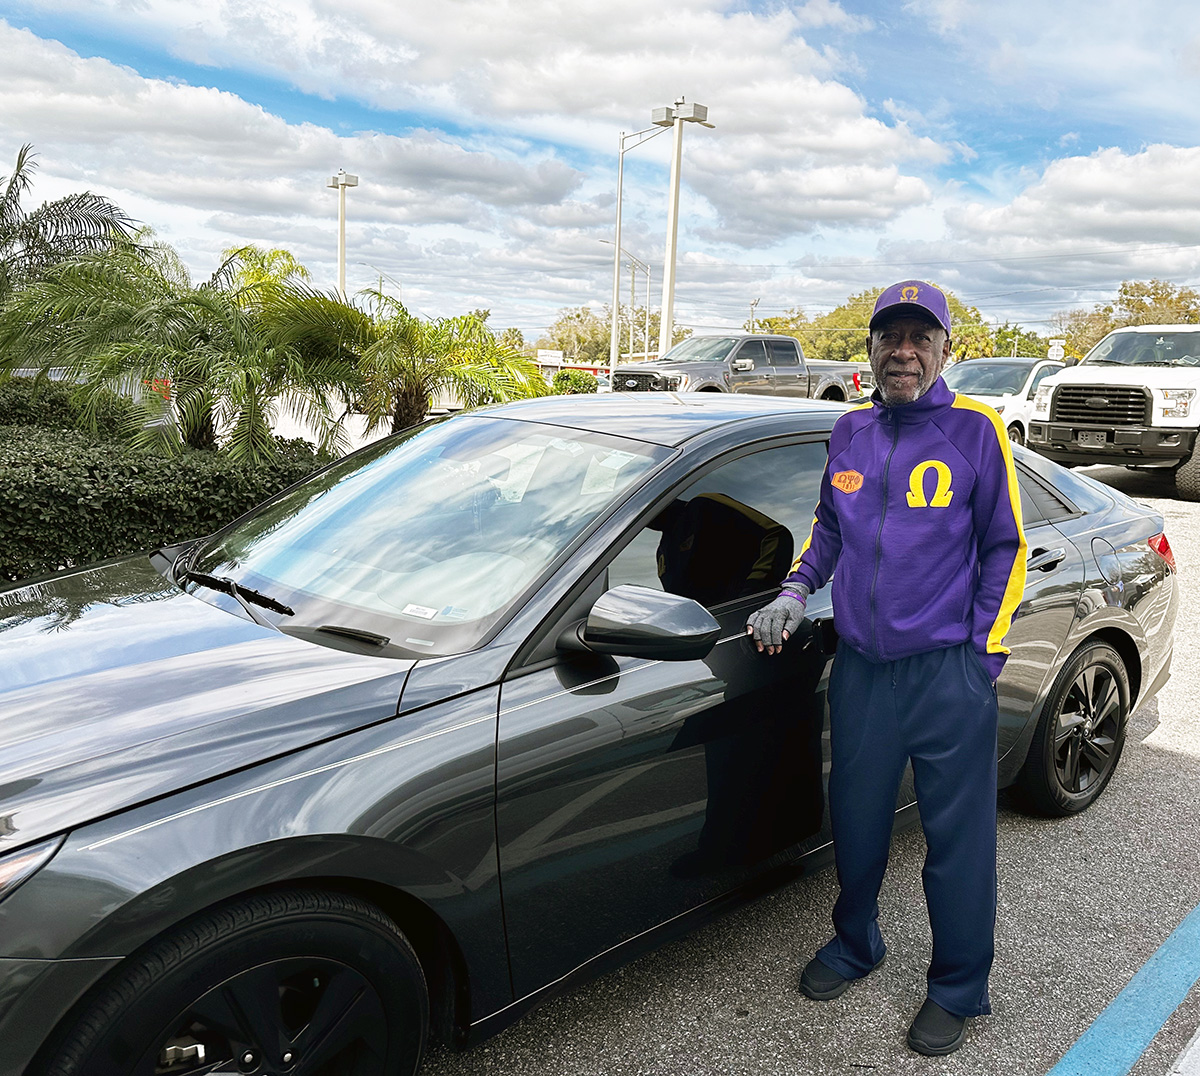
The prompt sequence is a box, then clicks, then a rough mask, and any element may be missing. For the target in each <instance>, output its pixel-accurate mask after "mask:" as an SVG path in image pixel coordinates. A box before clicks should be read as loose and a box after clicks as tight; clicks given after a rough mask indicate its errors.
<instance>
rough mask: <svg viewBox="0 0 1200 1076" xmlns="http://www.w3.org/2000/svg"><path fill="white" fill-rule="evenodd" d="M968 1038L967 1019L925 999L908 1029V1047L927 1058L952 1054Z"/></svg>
mask: <svg viewBox="0 0 1200 1076" xmlns="http://www.w3.org/2000/svg"><path fill="white" fill-rule="evenodd" d="M966 1037H967V1018H966V1017H965V1016H955V1015H954V1013H952V1012H946V1010H945V1009H943V1008H942V1007H941V1006H940V1005H939V1004H938V1003H937V1002H936V1001H932V1000H930V999H929V998H926V999H925V1004H924V1005H922V1006H921V1011H920V1012H919V1013H917V1016H916V1019H915V1020H913V1022H912V1026H911V1027H910V1028H909V1029H908V1045H909V1046H910V1047H911V1048H912V1049H913V1050H916V1051H917V1053H919V1054H924V1055H925V1056H926V1057H941V1056H943V1055H944V1054H952V1053H954V1051H955V1050H957V1049H958V1048H959V1047H960V1046H961V1045H962V1044H963V1040H964V1039H965V1038H966Z"/></svg>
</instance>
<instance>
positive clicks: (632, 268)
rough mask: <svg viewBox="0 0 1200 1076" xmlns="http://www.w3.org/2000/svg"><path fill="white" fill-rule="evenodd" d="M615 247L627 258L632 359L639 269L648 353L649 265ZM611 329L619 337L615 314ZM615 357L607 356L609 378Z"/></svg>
mask: <svg viewBox="0 0 1200 1076" xmlns="http://www.w3.org/2000/svg"><path fill="white" fill-rule="evenodd" d="M600 242H601V243H611V242H612V240H611V239H601V240H600ZM617 249H618V250H619V251H620V253H621V254H624V255H625V257H626V258H628V259H629V355H630V358H631V359H632V357H633V308H634V304H635V303H636V302H637V298H636V296H635V293H634V288H635V287H636V283H635V282H636V279H637V278H636V273H637V272H638V270H640V271H641V272H643V273H645V274H646V310H645V315H646V328H645V336H644V341H645V343H644V347H645V354H646V355H649V354H650V275H651V274H650V266H649V265H647V264H646V263H645V262H644V261H642V260H641V259H640V258H636V257H634V256H633V255H632V254H630V253H629V251H627V250H626V249H625V248H624V247H618V248H617ZM619 264H620V263H619V262H618V265H619ZM616 310H617V307H616V305H615V304H614V305H613V311H614V315H615V312H616ZM612 331H613V333H614V334H615V335H616V336H618V337H619V335H620V330H619V328H618V327H617V319H616V317H615V316H614V318H613V329H612ZM610 348H611V340H610ZM616 358H620V355H617V356H616ZM616 358H614V357H613V356H612V355H611V354H610V356H609V365H608V376H609V378H610V379H611V378H612V371H613V366H614V365H615V362H616Z"/></svg>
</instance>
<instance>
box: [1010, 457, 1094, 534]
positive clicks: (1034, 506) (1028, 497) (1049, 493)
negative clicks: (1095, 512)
mask: <svg viewBox="0 0 1200 1076" xmlns="http://www.w3.org/2000/svg"><path fill="white" fill-rule="evenodd" d="M1017 482H1018V484H1019V485H1020V487H1021V518H1022V520H1023V521H1024V523H1025V526H1027V527H1029V526H1032V525H1033V524H1034V523H1038V522H1046V521H1051V522H1052V521H1054V520H1056V519H1066V518H1068V517H1069V516H1074V515H1078V514H1079V513H1078V510H1077V509H1076V508H1075V506H1074V505H1073V504H1071V503H1070V502H1069V501H1067V500H1066V499H1064V498H1063V497H1061V496H1059V495H1058V494H1057V493H1055V492H1054V490H1053V489H1051V488H1050V487H1049V486H1048V485H1047V484H1046V483H1045V482H1042V481H1039V480H1038V479H1037V478H1035V477H1034V476H1033V475H1032V474H1031V473H1030V472H1029V471H1027V470H1025V469H1024V468H1023V467H1022V466H1021V465H1020V464H1018V465H1017Z"/></svg>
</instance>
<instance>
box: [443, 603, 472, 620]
mask: <svg viewBox="0 0 1200 1076" xmlns="http://www.w3.org/2000/svg"><path fill="white" fill-rule="evenodd" d="M438 615H439V616H440V617H441V618H442V619H443V620H466V619H467V611H466V610H465V609H460V608H459V607H458V606H457V605H447V606H446V608H445V609H443V610H442V611H441V612H440V613H439V614H438Z"/></svg>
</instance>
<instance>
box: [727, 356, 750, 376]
mask: <svg viewBox="0 0 1200 1076" xmlns="http://www.w3.org/2000/svg"><path fill="white" fill-rule="evenodd" d="M729 368H730V369H731V370H733V371H734V372H735V373H739V374H745V373H749V372H750V371H751V370H753V369H754V360H753V359H734V360H733V361H732V362H731V363H730V364H729Z"/></svg>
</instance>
